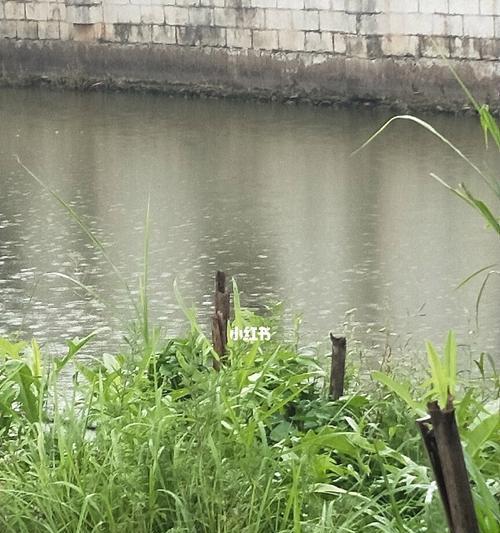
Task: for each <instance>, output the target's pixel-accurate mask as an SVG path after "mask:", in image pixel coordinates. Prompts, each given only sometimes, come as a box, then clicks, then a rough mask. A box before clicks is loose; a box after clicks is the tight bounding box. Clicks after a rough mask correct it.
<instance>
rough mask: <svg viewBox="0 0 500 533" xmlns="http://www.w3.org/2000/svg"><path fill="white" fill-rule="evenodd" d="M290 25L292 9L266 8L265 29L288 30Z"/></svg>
mask: <svg viewBox="0 0 500 533" xmlns="http://www.w3.org/2000/svg"><path fill="white" fill-rule="evenodd" d="M291 27H292V10H290V9H266V29H268V30H289V29H290V28H291Z"/></svg>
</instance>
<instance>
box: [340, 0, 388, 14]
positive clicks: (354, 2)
mask: <svg viewBox="0 0 500 533" xmlns="http://www.w3.org/2000/svg"><path fill="white" fill-rule="evenodd" d="M387 1H388V0H332V9H333V10H336V11H343V10H344V9H345V10H346V11H347V12H348V13H382V12H383V11H385V10H386V5H385V2H387ZM344 2H345V7H344V5H342V4H343V3H344Z"/></svg>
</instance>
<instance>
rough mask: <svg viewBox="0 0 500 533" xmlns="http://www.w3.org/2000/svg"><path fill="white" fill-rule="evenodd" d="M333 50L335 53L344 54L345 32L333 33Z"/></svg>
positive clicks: (345, 47)
mask: <svg viewBox="0 0 500 533" xmlns="http://www.w3.org/2000/svg"><path fill="white" fill-rule="evenodd" d="M333 51H334V52H335V53H336V54H345V53H346V51H347V44H346V35H345V33H335V34H333Z"/></svg>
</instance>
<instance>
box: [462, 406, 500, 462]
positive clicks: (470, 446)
mask: <svg viewBox="0 0 500 533" xmlns="http://www.w3.org/2000/svg"><path fill="white" fill-rule="evenodd" d="M499 429H500V418H499V413H498V412H496V413H493V414H491V415H490V416H488V417H487V418H485V419H484V420H482V421H481V422H479V424H478V425H477V426H476V427H475V428H474V429H472V430H470V431H467V432H466V433H464V439H465V440H466V442H467V452H468V453H469V454H470V456H471V457H474V456H475V455H476V454H477V453H478V452H479V451H480V450H481V447H482V446H483V445H484V444H485V443H486V442H487V441H488V440H489V439H490V438H491V437H492V436H493V434H495V433H498V431H499ZM494 440H496V441H498V435H497V438H496V439H494Z"/></svg>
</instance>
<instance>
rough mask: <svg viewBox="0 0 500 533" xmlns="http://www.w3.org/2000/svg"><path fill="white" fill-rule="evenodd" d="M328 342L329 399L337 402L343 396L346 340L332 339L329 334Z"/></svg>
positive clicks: (343, 338)
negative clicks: (329, 348)
mask: <svg viewBox="0 0 500 533" xmlns="http://www.w3.org/2000/svg"><path fill="white" fill-rule="evenodd" d="M330 340H331V341H332V365H331V369H330V389H329V397H330V398H331V399H332V400H338V399H339V398H340V397H341V396H343V394H344V379H345V357H346V339H345V337H334V336H333V335H332V333H330Z"/></svg>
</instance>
